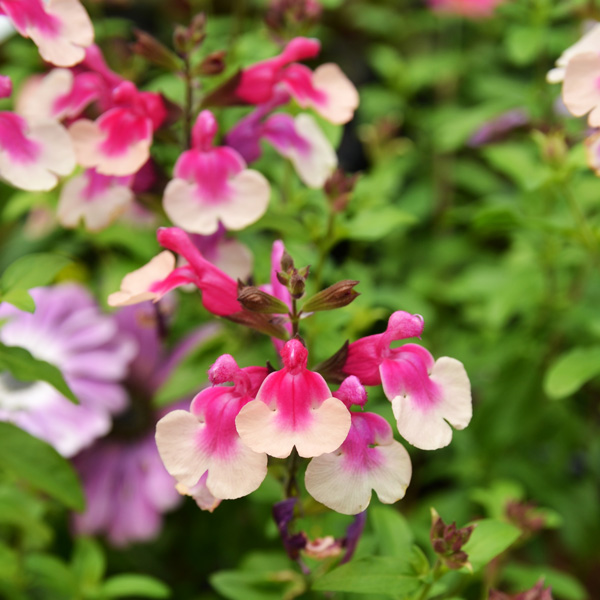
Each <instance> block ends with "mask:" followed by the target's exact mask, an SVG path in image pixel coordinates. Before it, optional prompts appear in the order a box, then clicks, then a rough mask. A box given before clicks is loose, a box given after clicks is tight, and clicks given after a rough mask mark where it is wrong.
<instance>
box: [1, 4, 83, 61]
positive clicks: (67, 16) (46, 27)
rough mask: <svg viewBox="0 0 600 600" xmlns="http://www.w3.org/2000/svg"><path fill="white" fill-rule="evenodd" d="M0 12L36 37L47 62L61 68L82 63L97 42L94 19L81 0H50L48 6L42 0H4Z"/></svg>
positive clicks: (16, 27)
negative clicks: (87, 48) (89, 49)
mask: <svg viewBox="0 0 600 600" xmlns="http://www.w3.org/2000/svg"><path fill="white" fill-rule="evenodd" d="M0 14H3V15H6V16H7V17H8V18H9V19H10V20H11V21H12V23H13V25H14V26H15V29H16V30H17V31H18V32H19V33H20V34H21V35H22V36H24V37H28V38H31V39H32V40H33V42H34V43H35V44H36V46H37V47H38V49H39V51H40V55H41V57H42V58H43V59H44V60H45V61H47V62H50V63H52V64H54V65H58V66H60V67H69V66H71V65H74V64H77V63H78V62H81V61H82V60H83V58H84V56H85V48H86V47H87V46H89V45H90V44H92V42H93V41H94V28H93V26H92V22H91V21H90V18H89V16H88V14H87V12H86V11H85V9H84V8H83V7H82V6H81V3H80V2H79V0H50V1H49V2H48V4H47V5H44V3H43V2H42V0H0Z"/></svg>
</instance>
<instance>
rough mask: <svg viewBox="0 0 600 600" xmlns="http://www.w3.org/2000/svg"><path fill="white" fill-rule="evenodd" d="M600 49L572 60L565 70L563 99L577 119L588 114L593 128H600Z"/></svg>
mask: <svg viewBox="0 0 600 600" xmlns="http://www.w3.org/2000/svg"><path fill="white" fill-rule="evenodd" d="M599 82H600V48H599V49H598V51H596V52H585V53H583V54H577V55H576V56H574V57H573V58H571V59H570V60H569V62H568V64H567V66H566V68H565V76H564V81H563V88H562V97H563V102H564V103H565V106H566V107H567V109H568V110H569V112H571V114H573V115H575V116H576V117H581V116H583V115H585V114H587V113H589V115H588V123H589V124H590V126H591V127H600V85H599Z"/></svg>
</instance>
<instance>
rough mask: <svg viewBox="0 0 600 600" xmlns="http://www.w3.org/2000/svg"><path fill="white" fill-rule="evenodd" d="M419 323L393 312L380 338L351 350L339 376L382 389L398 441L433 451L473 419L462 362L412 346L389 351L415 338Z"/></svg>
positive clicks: (371, 338)
mask: <svg viewBox="0 0 600 600" xmlns="http://www.w3.org/2000/svg"><path fill="white" fill-rule="evenodd" d="M422 331H423V319H422V317H421V316H420V315H411V314H409V313H407V312H403V311H397V312H395V313H394V314H393V315H392V316H391V317H390V319H389V323H388V327H387V330H386V331H385V333H380V334H376V335H371V336H369V337H366V338H362V339H360V340H358V341H356V342H353V343H352V344H350V347H349V350H348V358H347V361H346V364H345V365H344V369H343V370H344V372H345V373H347V374H348V375H356V376H357V377H358V378H359V379H360V381H361V382H362V383H363V384H364V385H379V384H383V391H384V392H385V395H386V396H387V398H388V400H390V402H391V403H392V410H393V411H394V416H395V417H396V422H397V425H398V431H399V432H400V435H401V436H402V437H403V438H404V439H405V440H406V441H408V442H409V443H410V444H412V445H413V446H416V447H417V448H421V449H423V450H435V449H437V448H443V447H444V446H447V445H448V444H449V443H450V441H451V440H452V428H451V427H450V425H452V426H453V427H455V428H456V429H464V428H465V427H466V426H467V425H468V424H469V422H470V420H471V416H472V405H471V386H470V383H469V378H468V377H467V374H466V372H465V369H464V367H463V365H462V363H461V362H459V361H458V360H455V359H453V358H448V357H442V358H439V359H438V360H437V361H434V359H433V357H432V356H431V354H430V353H429V352H428V351H427V350H425V348H423V347H422V346H419V345H417V344H406V345H404V346H401V347H399V348H390V344H391V342H393V341H395V340H403V339H406V338H411V337H416V336H420V335H421V333H422Z"/></svg>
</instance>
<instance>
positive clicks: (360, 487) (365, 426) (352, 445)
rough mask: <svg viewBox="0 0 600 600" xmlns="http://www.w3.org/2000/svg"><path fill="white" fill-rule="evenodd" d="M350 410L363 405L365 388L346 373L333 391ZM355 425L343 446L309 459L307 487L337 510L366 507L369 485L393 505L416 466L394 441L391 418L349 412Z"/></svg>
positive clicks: (353, 511) (357, 510) (348, 511)
mask: <svg viewBox="0 0 600 600" xmlns="http://www.w3.org/2000/svg"><path fill="white" fill-rule="evenodd" d="M333 395H334V396H335V397H337V398H339V399H340V400H342V402H343V403H344V404H345V405H346V407H347V408H348V410H350V407H351V406H352V405H357V406H361V407H362V406H364V404H365V402H366V401H367V394H366V392H365V389H364V388H363V386H362V385H361V384H360V382H359V380H358V378H356V377H353V376H351V377H348V378H347V379H346V380H344V382H343V383H342V385H341V386H340V389H339V390H338V391H337V392H334V394H333ZM350 415H351V418H352V424H351V426H350V432H349V433H348V437H347V438H346V439H345V440H344V442H343V443H342V445H341V446H340V447H339V448H338V449H337V450H335V451H334V452H330V453H327V454H323V455H321V456H318V457H316V458H313V459H312V460H311V461H310V464H309V465H308V467H307V469H306V479H305V483H306V490H307V491H308V493H309V494H310V495H311V496H312V497H313V498H314V499H315V500H318V501H319V502H321V504H324V505H325V506H327V507H329V508H331V509H333V510H335V511H336V512H339V513H342V514H346V515H355V514H358V513H360V512H362V511H363V510H365V509H366V508H367V506H368V505H369V503H370V501H371V490H375V491H376V492H377V496H378V497H379V500H380V501H381V502H383V503H385V504H393V503H394V502H396V501H397V500H400V499H401V498H403V497H404V494H405V493H406V488H407V487H408V484H409V483H410V478H411V474H412V467H411V464H410V457H409V455H408V452H407V451H406V450H405V449H404V447H403V446H402V445H401V444H400V443H398V442H396V441H395V440H394V436H393V433H392V428H391V427H390V426H389V424H388V422H387V421H386V420H385V419H384V418H383V417H380V416H379V415H376V414H374V413H362V412H351V413H350Z"/></svg>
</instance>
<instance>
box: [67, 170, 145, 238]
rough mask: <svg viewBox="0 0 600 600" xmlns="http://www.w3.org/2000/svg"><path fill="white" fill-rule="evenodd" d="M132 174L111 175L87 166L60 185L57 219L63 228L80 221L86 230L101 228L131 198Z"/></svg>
mask: <svg viewBox="0 0 600 600" xmlns="http://www.w3.org/2000/svg"><path fill="white" fill-rule="evenodd" d="M132 182H133V176H131V175H130V176H127V177H113V176H111V175H101V174H100V173H98V172H97V171H95V170H94V169H87V170H86V171H85V172H84V173H82V174H81V175H78V176H76V177H73V179H71V180H69V181H68V182H67V183H66V184H65V185H64V186H63V188H62V190H61V193H60V198H59V201H58V211H57V218H58V222H59V223H60V224H61V225H62V226H63V227H70V228H73V227H77V225H78V224H79V221H83V223H84V225H85V228H86V229H87V230H88V231H100V230H102V229H104V228H105V227H108V226H109V225H110V224H111V223H112V222H113V221H114V220H115V219H117V218H118V217H119V216H120V215H122V214H123V213H124V212H125V211H126V210H127V209H128V208H129V207H130V206H131V204H132V202H133V201H134V197H135V196H134V193H133V191H132V190H131V187H130V185H131V184H132Z"/></svg>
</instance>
